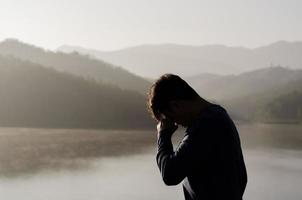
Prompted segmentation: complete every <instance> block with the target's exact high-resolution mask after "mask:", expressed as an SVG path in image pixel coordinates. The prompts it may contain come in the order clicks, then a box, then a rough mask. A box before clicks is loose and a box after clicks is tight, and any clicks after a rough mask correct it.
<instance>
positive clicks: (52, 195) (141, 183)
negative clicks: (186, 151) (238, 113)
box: [0, 124, 302, 200]
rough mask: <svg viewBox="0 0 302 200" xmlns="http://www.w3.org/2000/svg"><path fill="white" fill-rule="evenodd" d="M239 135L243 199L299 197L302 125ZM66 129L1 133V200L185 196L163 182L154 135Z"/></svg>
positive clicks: (258, 127) (245, 129) (248, 129)
mask: <svg viewBox="0 0 302 200" xmlns="http://www.w3.org/2000/svg"><path fill="white" fill-rule="evenodd" d="M238 130H239V132H240V134H241V141H242V145H243V146H244V156H245V160H246V165H247V170H248V176H249V177H248V178H249V180H248V185H247V190H246V192H245V196H244V197H245V198H244V199H247V200H257V199H259V200H260V199H261V200H262V199H266V200H269V199H274V200H281V199H282V200H284V199H293V200H295V199H296V200H301V199H302V190H301V185H302V126H301V125H300V126H299V125H265V124H254V125H238ZM66 132H67V131H66V130H43V129H39V130H32V129H0V140H1V141H0V142H2V143H1V148H2V149H1V150H2V152H3V151H4V150H6V153H2V154H0V159H1V163H0V199H9V200H15V199H25V200H86V199H87V200H99V199H106V200H111V199H112V200H116V199H123V200H128V199H129V200H130V199H131V200H133V199H146V200H148V199H150V200H151V199H156V200H161V199H163V200H164V199H165V200H166V199H175V200H178V199H179V200H180V199H183V194H182V188H181V185H179V186H173V187H168V186H165V185H164V184H163V182H162V181H161V177H160V174H159V171H158V169H157V166H156V163H155V151H156V147H155V143H154V142H155V138H154V137H153V136H154V135H151V134H153V132H152V131H144V132H131V131H102V132H101V133H100V131H73V130H69V131H68V133H66ZM100 134H102V135H100ZM24 135H26V137H22V136H24ZM70 135H72V139H70ZM83 135H84V137H83ZM179 135H181V133H179ZM67 136H68V137H67ZM54 137H55V138H56V139H54ZM45 138H47V139H45ZM86 138H93V140H89V139H86ZM110 138H111V139H110ZM113 138H114V139H113ZM127 138H132V139H129V140H130V141H131V142H129V140H127ZM133 138H134V139H133ZM178 139H179V137H175V138H174V142H175V143H177V142H178V141H179V140H178ZM70 140H73V142H70ZM67 141H68V142H67ZM92 141H93V142H92ZM104 141H106V142H105V143H104ZM118 141H122V142H118ZM126 141H128V143H127V142H126ZM12 143H13V144H14V145H11V144H12ZM16 144H18V145H16ZM39 144H40V145H41V144H44V145H43V146H44V149H46V150H45V152H44V153H43V148H42V146H40V147H39ZM106 144H108V146H106ZM109 144H110V145H109ZM114 144H117V145H114ZM135 144H137V145H135ZM139 144H142V145H139ZM93 145H95V146H99V148H100V149H102V148H105V147H104V146H106V148H105V149H110V148H114V149H115V150H116V149H118V150H119V151H120V153H117V152H116V151H113V150H112V151H109V150H107V151H105V150H104V149H103V150H99V151H97V150H96V149H95V146H93ZM63 146H64V148H63ZM87 146H89V148H88V147H87ZM91 146H93V148H92V147H91ZM35 147H37V148H35ZM3 148H6V149H3ZM12 148H14V149H15V150H12ZM99 148H97V149H99ZM16 149H17V150H16ZM18 149H19V150H18ZM20 149H21V150H22V151H21V150H20ZM37 149H38V150H37ZM58 149H59V150H58ZM79 149H80V150H79ZM37 151H38V152H37ZM66 151H67V153H66ZM24 152H25V153H24ZM92 152H94V153H92ZM48 154H50V155H51V156H48V157H47V155H48ZM35 155H36V156H35ZM8 156H9V157H8ZM12 156H13V157H15V158H17V160H15V159H13V158H12ZM87 156H88V158H87ZM22 157H25V158H26V159H23V161H22ZM43 158H48V159H43ZM14 160H15V161H14ZM18 160H21V161H20V162H18ZM27 161H30V162H27ZM33 162H34V163H35V165H30V163H33ZM4 163H6V164H4ZM62 163H63V164H62ZM66 163H68V164H67V165H66ZM76 166H80V167H76ZM12 169H13V170H12ZM29 169H30V170H29ZM1 173H2V174H1Z"/></svg>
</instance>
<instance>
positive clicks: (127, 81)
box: [0, 39, 151, 94]
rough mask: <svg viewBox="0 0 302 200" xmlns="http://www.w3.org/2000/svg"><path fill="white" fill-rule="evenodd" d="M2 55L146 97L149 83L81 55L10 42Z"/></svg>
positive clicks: (5, 43) (1, 48)
mask: <svg viewBox="0 0 302 200" xmlns="http://www.w3.org/2000/svg"><path fill="white" fill-rule="evenodd" d="M0 55H10V56H14V57H16V58H19V59H22V60H29V61H32V62H35V63H37V64H41V65H43V66H47V67H52V68H54V69H56V70H59V71H64V72H68V73H72V74H74V75H78V76H82V77H85V78H88V79H95V80H96V81H98V82H104V83H110V84H114V85H117V86H118V87H120V88H122V89H126V90H134V91H138V92H140V93H141V94H146V91H147V90H148V89H149V86H150V84H151V83H150V82H149V81H147V80H145V79H143V78H142V77H139V76H137V75H134V74H132V73H130V72H128V71H126V70H125V69H123V68H121V67H117V66H113V65H111V64H108V63H106V62H103V61H101V60H97V59H93V58H91V57H90V56H84V55H80V54H78V53H71V54H67V53H62V52H52V51H46V50H44V49H42V48H39V47H36V46H33V45H29V44H25V43H22V42H20V41H18V40H15V39H7V40H4V41H2V42H1V43H0Z"/></svg>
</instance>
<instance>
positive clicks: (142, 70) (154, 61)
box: [58, 41, 302, 78]
mask: <svg viewBox="0 0 302 200" xmlns="http://www.w3.org/2000/svg"><path fill="white" fill-rule="evenodd" d="M58 51H61V52H73V51H77V52H79V53H83V54H88V55H92V56H94V57H95V58H98V59H102V60H105V61H107V62H110V63H113V64H116V65H121V66H123V67H125V69H127V70H129V71H131V72H133V73H135V74H138V75H140V76H143V77H151V78H156V77H158V76H159V75H161V74H162V73H166V72H173V73H175V74H179V75H181V76H193V75H196V74H201V73H213V74H220V75H228V74H240V73H243V72H247V71H253V70H256V69H261V68H265V67H267V66H270V65H281V66H289V67H291V68H293V69H301V68H302V56H301V55H302V42H287V41H278V42H275V43H272V44H270V45H267V46H262V47H259V48H254V49H249V48H245V47H229V46H224V45H204V46H190V45H177V44H159V45H141V46H135V47H131V48H126V49H121V50H117V51H108V52H106V51H98V50H91V49H85V48H82V47H77V46H69V45H64V46H61V47H59V48H58Z"/></svg>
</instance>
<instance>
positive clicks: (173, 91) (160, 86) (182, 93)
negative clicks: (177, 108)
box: [147, 74, 199, 121]
mask: <svg viewBox="0 0 302 200" xmlns="http://www.w3.org/2000/svg"><path fill="white" fill-rule="evenodd" d="M196 98H199V95H198V94H197V92H196V91H195V90H194V89H193V88H192V87H191V86H190V85H189V84H188V83H187V82H186V81H184V80H183V79H181V78H180V77H179V76H177V75H174V74H164V75H162V76H161V77H160V78H159V79H157V80H156V81H155V82H154V83H153V84H152V86H151V88H150V90H149V93H148V100H147V107H148V111H149V112H150V114H151V115H152V117H153V118H154V119H156V120H157V121H158V120H160V114H162V113H163V110H167V109H169V102H170V101H172V100H191V99H196Z"/></svg>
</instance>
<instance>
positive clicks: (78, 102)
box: [0, 55, 152, 129]
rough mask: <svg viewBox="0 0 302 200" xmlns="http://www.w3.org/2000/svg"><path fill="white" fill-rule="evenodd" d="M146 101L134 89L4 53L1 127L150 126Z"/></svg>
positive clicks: (0, 65) (0, 67)
mask: <svg viewBox="0 0 302 200" xmlns="http://www.w3.org/2000/svg"><path fill="white" fill-rule="evenodd" d="M63 57H65V55H63ZM145 102H146V98H145V97H144V96H143V95H141V94H139V93H137V92H134V91H128V90H122V89H120V88H118V87H116V86H113V85H110V84H105V83H99V82H96V81H93V80H87V79H84V78H82V77H78V76H75V75H72V74H69V73H66V72H59V71H56V70H54V69H53V68H49V67H44V66H42V65H40V64H35V63H33V62H30V61H24V60H20V59H17V58H14V57H11V56H0V126H15V127H44V128H45V127H46V128H49V127H54V128H110V129H128V128H131V129H143V128H150V127H151V125H152V123H151V121H152V120H151V118H150V116H149V114H148V113H147V111H146V103H145Z"/></svg>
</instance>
